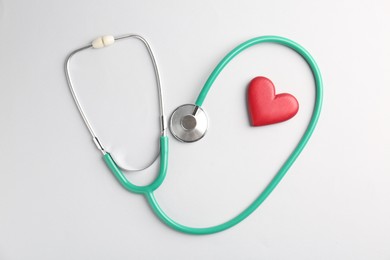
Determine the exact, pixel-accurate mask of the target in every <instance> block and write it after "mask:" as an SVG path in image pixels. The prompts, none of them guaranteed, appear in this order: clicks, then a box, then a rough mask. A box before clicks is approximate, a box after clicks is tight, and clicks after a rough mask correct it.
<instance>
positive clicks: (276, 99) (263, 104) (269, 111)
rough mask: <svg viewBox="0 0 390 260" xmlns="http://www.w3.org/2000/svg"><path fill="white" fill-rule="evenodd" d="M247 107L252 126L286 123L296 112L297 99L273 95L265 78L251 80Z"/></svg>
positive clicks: (284, 95)
mask: <svg viewBox="0 0 390 260" xmlns="http://www.w3.org/2000/svg"><path fill="white" fill-rule="evenodd" d="M248 103H249V104H248V106H249V115H250V119H251V123H252V125H253V126H262V125H270V124H275V123H280V122H283V121H286V120H288V119H290V118H292V117H293V116H295V115H296V114H297V112H298V108H299V104H298V101H297V99H296V98H295V97H294V96H293V95H291V94H287V93H283V94H278V95H275V87H274V84H273V83H272V81H271V80H269V79H267V78H266V77H256V78H254V79H252V81H251V82H250V84H249V89H248Z"/></svg>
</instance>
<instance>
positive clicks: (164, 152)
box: [104, 36, 323, 235]
mask: <svg viewBox="0 0 390 260" xmlns="http://www.w3.org/2000/svg"><path fill="white" fill-rule="evenodd" d="M266 42H267V43H276V44H281V45H284V46H286V47H288V48H290V49H292V50H294V51H296V52H297V53H298V54H300V55H301V56H302V57H303V58H304V59H305V61H306V62H307V64H308V65H309V67H310V69H311V71H312V73H313V76H314V80H315V90H316V91H315V104H314V108H313V113H312V116H311V119H310V122H309V124H308V126H307V128H306V130H305V132H304V134H303V136H302V137H301V139H300V141H299V143H298V144H297V146H296V147H295V149H294V151H293V152H292V153H291V154H290V156H289V157H288V159H287V160H286V161H285V163H284V164H283V165H282V167H281V168H280V169H279V171H278V172H277V173H276V175H275V176H274V178H273V179H272V180H271V182H270V183H269V184H268V185H267V186H266V188H265V189H264V190H263V191H262V192H261V193H260V195H259V196H258V197H257V198H256V199H255V200H254V201H253V202H252V203H251V204H250V205H249V206H248V207H247V208H246V209H245V210H243V211H242V212H241V213H239V214H238V215H237V216H235V217H233V218H232V219H230V220H228V221H226V222H224V223H222V224H219V225H216V226H211V227H206V228H194V227H188V226H184V225H182V224H179V223H177V222H176V221H174V220H173V219H171V218H170V217H169V216H167V215H166V214H165V213H164V211H163V210H162V209H161V207H160V206H159V204H158V202H157V200H156V197H155V196H154V193H153V192H154V190H156V189H157V188H158V187H159V186H160V185H161V184H162V182H163V180H164V178H165V176H166V171H167V162H168V137H167V136H165V135H163V136H161V137H160V152H161V155H160V156H161V158H160V171H159V175H158V177H157V178H156V179H155V180H154V181H153V182H152V183H151V184H149V185H146V186H136V185H134V184H132V183H131V182H129V181H128V180H127V178H126V177H125V175H124V174H123V172H122V171H121V170H120V169H119V168H118V167H117V166H116V164H115V162H114V161H113V160H112V158H111V156H110V154H109V153H107V154H105V155H104V160H105V162H106V164H107V166H108V167H109V168H110V170H111V171H112V172H113V173H114V175H115V177H116V178H117V179H118V181H119V182H120V183H121V184H122V185H123V186H124V187H125V188H126V189H127V190H129V191H132V192H135V193H141V194H144V195H145V197H146V199H147V201H148V202H149V204H150V206H151V208H152V209H153V211H154V213H155V214H156V215H157V216H158V217H159V218H160V219H161V221H163V222H164V223H165V224H166V225H168V226H169V227H171V228H173V229H175V230H177V231H180V232H184V233H188V234H196V235H205V234H212V233H216V232H220V231H223V230H226V229H228V228H230V227H232V226H234V225H236V224H238V223H240V222H241V221H242V220H244V219H245V218H246V217H248V216H249V215H250V214H251V213H252V212H253V211H255V210H256V209H257V208H258V207H259V206H260V205H261V204H262V203H263V201H264V200H265V199H266V198H267V197H268V196H269V195H270V194H271V192H272V191H273V190H274V189H275V187H276V186H277V185H278V184H279V182H280V181H281V180H282V179H283V177H284V176H285V174H286V173H287V171H288V170H289V169H290V167H291V166H292V164H293V163H294V162H295V160H296V159H297V158H298V156H299V154H300V153H301V152H302V150H303V148H304V147H305V145H306V143H307V142H308V141H309V139H310V137H311V135H312V133H313V131H314V128H315V126H316V124H317V122H318V118H319V116H320V113H321V105H322V91H323V86H322V79H321V73H320V70H319V68H318V66H317V64H316V62H315V60H314V58H313V57H312V56H311V55H310V54H309V52H307V51H306V50H305V49H304V48H303V47H302V46H300V45H299V44H297V43H295V42H293V41H291V40H289V39H287V38H283V37H279V36H261V37H256V38H253V39H251V40H248V41H246V42H244V43H242V44H240V45H238V46H237V47H236V48H234V49H233V50H232V51H231V52H229V53H228V54H227V55H226V56H225V57H224V58H223V59H222V60H221V61H220V63H219V64H218V65H217V66H216V68H215V69H214V70H213V72H212V73H211V74H210V76H209V78H208V79H207V81H206V83H205V85H204V86H203V88H202V90H201V92H200V94H199V96H198V99H197V100H196V102H195V104H196V105H197V106H201V105H202V104H203V102H204V100H205V98H206V96H207V93H208V92H209V90H210V88H211V86H212V84H213V83H214V81H215V79H216V78H217V77H218V75H219V74H220V73H221V71H222V70H223V68H224V67H225V66H226V65H227V64H228V63H229V62H230V61H231V60H232V59H233V58H234V57H235V56H237V55H238V54H239V53H241V52H242V51H244V50H245V49H247V48H249V47H251V46H253V45H256V44H260V43H266Z"/></svg>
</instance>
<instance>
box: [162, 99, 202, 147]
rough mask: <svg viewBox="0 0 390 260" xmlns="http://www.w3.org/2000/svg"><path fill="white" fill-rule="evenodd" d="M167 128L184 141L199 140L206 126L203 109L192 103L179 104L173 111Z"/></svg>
mask: <svg viewBox="0 0 390 260" xmlns="http://www.w3.org/2000/svg"><path fill="white" fill-rule="evenodd" d="M169 128H170V130H171V133H172V134H173V136H174V137H175V138H176V139H177V140H179V141H181V142H184V143H192V142H196V141H199V140H200V139H202V138H203V137H204V135H205V134H206V132H207V128H208V119H207V115H206V113H205V112H204V110H203V109H202V108H201V107H199V106H197V105H193V104H185V105H181V106H179V107H178V108H176V109H175V111H173V113H172V115H171V118H170V121H169Z"/></svg>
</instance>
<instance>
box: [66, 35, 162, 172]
mask: <svg viewBox="0 0 390 260" xmlns="http://www.w3.org/2000/svg"><path fill="white" fill-rule="evenodd" d="M128 38H135V39H138V40H140V41H141V42H142V43H143V44H144V46H145V47H146V49H147V51H148V53H149V57H150V60H151V62H152V64H153V70H154V75H155V79H156V85H157V93H158V100H159V114H160V130H161V136H164V135H165V114H164V99H163V92H162V88H161V80H160V74H159V72H158V67H157V63H156V59H155V58H154V55H153V51H152V49H151V47H150V45H149V43H148V42H147V41H146V40H145V39H144V38H143V37H141V36H140V35H137V34H126V35H122V36H117V37H113V36H103V37H99V38H97V39H95V40H94V42H93V43H91V44H88V45H86V46H83V47H81V48H78V49H76V50H74V51H73V52H71V53H70V54H69V55H68V57H67V59H66V62H65V76H66V79H67V82H68V86H69V89H70V92H71V94H72V97H73V99H74V102H75V103H76V106H77V109H78V110H79V112H80V115H81V117H82V118H83V121H84V124H85V125H86V126H87V128H88V131H89V132H90V134H91V136H92V139H93V141H94V143H95V145H96V147H97V148H98V149H99V150H100V151H101V152H102V153H103V155H105V154H106V153H107V151H106V150H105V148H104V145H103V144H102V142H101V141H100V140H99V138H98V137H97V135H96V133H95V131H94V129H93V127H92V124H91V123H90V121H89V120H88V117H87V115H86V113H85V111H84V109H83V106H82V105H81V103H80V100H79V97H78V96H77V93H76V91H75V88H74V86H73V82H72V78H71V76H70V72H69V70H70V62H71V59H72V57H73V56H74V55H75V54H77V53H79V52H82V51H84V50H87V49H99V48H103V47H106V46H109V45H112V44H113V43H114V42H115V41H119V40H123V39H128ZM111 156H112V155H111ZM158 156H159V155H158V154H157V156H156V157H155V158H153V160H152V161H151V162H150V163H148V164H147V165H146V166H144V167H142V168H137V169H135V168H132V169H129V168H126V167H124V166H120V168H122V169H124V170H127V171H142V170H145V169H146V168H148V167H150V166H151V165H152V164H153V163H154V162H155V161H156V159H157V158H158ZM117 164H118V163H117Z"/></svg>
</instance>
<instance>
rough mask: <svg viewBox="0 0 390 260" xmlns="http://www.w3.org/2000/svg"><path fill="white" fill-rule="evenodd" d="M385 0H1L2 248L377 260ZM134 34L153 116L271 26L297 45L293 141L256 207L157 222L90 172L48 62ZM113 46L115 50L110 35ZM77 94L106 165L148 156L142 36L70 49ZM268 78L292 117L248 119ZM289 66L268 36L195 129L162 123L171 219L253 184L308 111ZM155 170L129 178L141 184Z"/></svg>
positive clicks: (383, 155)
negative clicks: (270, 121)
mask: <svg viewBox="0 0 390 260" xmlns="http://www.w3.org/2000/svg"><path fill="white" fill-rule="evenodd" d="M389 25H390V4H389V2H388V1H386V0H382V1H379V0H378V1H372V0H367V1H362V0H359V1H353V0H350V1H348V0H343V1H321V2H319V1H309V0H305V1H303V0H302V1H281V0H275V1H249V0H241V1H229V2H228V1H206V0H201V1H199V0H198V1H191V2H190V1H173V0H172V1H108V0H107V1H103V0H102V1H75V0H68V1H49V0H44V1H43V0H41V1H20V0H0V35H1V40H0V120H1V121H0V124H1V128H0V133H1V135H0V158H1V159H0V162H1V169H0V259H1V260H11V259H40V260H43V259H354V260H357V259H387V260H389V259H390V189H389V187H390V163H389V155H390V137H389V132H390V123H389V112H390V106H389V100H390V88H389V84H390V80H389V77H388V76H387V75H388V73H389V69H390V66H389V65H390V63H389V60H390V51H389V50H390V48H389V46H390V35H389V31H388V28H389ZM125 33H139V34H141V35H143V36H144V37H145V38H146V39H148V40H149V41H150V44H151V45H152V48H153V50H154V52H155V54H156V59H157V62H158V65H159V68H160V73H161V78H162V84H163V88H164V97H165V100H164V101H165V102H164V104H165V109H166V111H167V116H169V115H170V114H171V112H172V111H173V110H174V109H175V108H176V107H177V106H179V105H181V104H184V103H193V102H194V101H195V99H196V97H197V95H198V93H199V91H200V89H201V87H202V85H203V83H204V82H205V81H206V79H207V76H208V75H209V74H210V72H211V70H212V69H213V68H214V66H215V65H216V64H217V63H218V61H219V60H220V59H221V58H222V57H223V56H224V55H225V54H226V53H227V52H228V51H230V50H231V49H232V48H233V47H235V46H236V45H237V44H239V43H241V42H243V41H245V40H247V39H250V38H252V37H256V36H261V35H268V34H274V35H281V36H285V37H288V38H291V39H293V40H295V41H297V42H298V43H300V44H301V45H303V46H305V47H306V48H307V49H308V50H309V51H310V52H311V53H312V55H313V56H314V57H315V58H316V60H317V62H318V65H319V67H320V68H321V71H322V74H323V80H324V104H323V112H322V115H321V118H320V121H319V123H318V126H317V129H316V131H315V132H314V135H313V137H312V139H311V140H310V141H309V143H308V145H307V147H306V149H305V150H304V152H303V153H302V154H301V156H300V157H299V158H298V160H297V161H296V163H295V164H294V165H293V167H292V168H291V169H290V171H289V172H288V174H287V175H286V177H285V178H284V179H283V181H282V182H281V184H280V185H279V186H278V187H277V188H276V190H275V191H274V192H273V193H272V194H271V196H270V197H269V198H268V199H267V200H266V201H265V203H264V204H263V205H262V206H261V207H260V208H259V209H258V210H257V211H255V213H254V214H252V215H251V216H250V217H249V218H247V219H246V220H245V221H243V222H242V223H240V224H239V225H237V226H235V227H233V228H232V229H230V230H227V231H224V232H222V233H218V234H214V235H208V236H192V235H186V234H182V233H179V232H176V231H173V230H171V229H170V228H168V227H166V226H165V225H164V224H162V223H161V222H160V221H159V220H158V219H157V218H156V217H155V216H154V214H153V213H152V212H151V210H150V208H149V206H148V205H147V203H146V201H145V199H144V198H143V197H142V196H140V195H135V194H131V193H129V192H127V191H126V190H124V189H123V188H122V187H121V186H120V185H119V183H118V182H117V181H116V180H115V179H114V177H113V176H112V174H111V173H110V172H109V170H108V169H107V168H106V166H105V165H104V162H103V160H102V159H101V154H100V153H99V151H97V150H96V148H95V146H94V144H93V143H92V141H91V138H90V136H89V133H88V131H87V129H86V127H85V126H84V125H83V123H82V119H81V117H80V116H79V114H78V112H77V109H76V106H75V105H74V102H73V100H72V98H71V95H70V92H69V90H68V87H67V84H66V81H65V76H64V70H63V65H64V61H65V58H66V56H67V55H68V54H69V53H70V52H71V51H72V50H74V49H76V48H78V47H81V46H83V45H85V44H88V43H89V42H90V41H92V40H93V39H94V38H95V37H97V36H100V35H105V34H113V35H121V34H125ZM126 43H127V44H126ZM71 72H72V73H73V74H72V75H73V77H74V83H75V87H76V89H77V91H78V93H79V95H80V99H81V101H82V102H83V104H84V106H85V109H86V111H87V114H88V116H89V117H90V119H91V121H92V123H93V125H94V127H95V129H96V132H97V134H98V136H99V137H100V138H101V140H102V142H103V143H104V145H105V146H106V148H107V149H108V150H109V151H110V152H112V154H113V155H114V156H116V158H117V160H118V161H119V162H120V163H122V164H125V165H128V166H142V165H143V164H145V163H147V162H148V161H150V160H152V159H153V157H154V156H155V155H156V152H157V137H158V131H157V129H158V121H157V117H158V112H157V95H156V92H155V85H154V81H153V77H152V76H153V74H152V70H151V66H150V62H149V61H148V60H147V55H146V52H145V50H144V49H142V45H140V44H139V43H138V42H136V41H132V40H129V41H122V42H120V43H118V44H116V45H114V46H113V47H110V48H107V49H104V50H99V51H87V52H85V53H83V54H80V55H79V56H77V57H75V59H74V60H72V70H71ZM260 75H262V76H267V77H269V78H270V79H271V80H272V81H273V82H274V84H275V86H276V91H277V92H278V93H281V92H288V93H291V94H293V95H295V96H296V97H297V99H298V100H299V102H300V111H299V112H298V114H297V116H296V117H294V118H293V119H292V120H289V121H287V122H285V123H281V124H276V125H272V126H267V127H258V128H253V127H250V125H249V120H248V115H247V109H246V97H245V94H246V87H247V84H248V82H249V81H250V80H251V79H252V78H253V77H255V76H260ZM313 102H314V84H313V79H312V76H311V73H310V70H309V69H308V67H307V65H306V64H305V62H304V61H303V60H302V59H301V58H300V57H299V56H298V55H297V54H295V53H293V52H292V51H290V50H288V49H285V48H283V47H279V46H275V45H272V44H264V45H259V46H255V47H253V48H251V49H250V50H248V51H246V52H244V53H243V54H242V55H240V56H239V57H238V58H237V59H235V60H234V61H233V62H232V63H231V64H230V65H229V66H228V67H227V68H226V69H225V70H224V72H223V73H222V74H221V76H220V77H219V78H218V79H217V81H216V82H215V84H214V86H213V88H212V90H211V91H210V93H209V96H208V98H207V99H206V101H205V103H204V109H205V110H206V112H207V114H208V115H209V120H210V128H209V131H208V133H207V135H206V136H205V138H204V139H203V140H202V141H200V142H198V143H194V144H183V143H179V142H178V141H176V140H174V139H173V138H172V137H171V135H170V133H169V136H170V157H169V171H168V176H167V178H166V181H165V182H164V184H163V185H162V186H161V187H160V189H159V190H158V191H157V192H156V197H157V199H158V201H159V202H160V204H161V206H162V208H163V209H164V210H165V211H166V212H167V213H168V214H169V215H170V216H171V217H172V218H174V219H175V220H177V221H179V222H180V223H183V224H186V225H191V226H196V227H204V226H210V225H215V224H218V223H221V222H223V221H226V220H228V219H230V218H231V217H233V216H234V215H235V214H237V213H239V212H240V211H241V210H242V209H243V208H245V207H246V205H248V204H249V203H250V202H251V201H253V199H254V198H255V197H256V196H257V195H258V194H259V193H260V191H261V190H262V188H264V186H265V185H266V184H267V183H268V181H269V180H270V179H271V178H272V176H273V175H274V174H275V173H276V171H277V170H278V168H279V167H280V166H281V164H282V162H283V161H284V160H285V159H286V158H287V156H288V154H289V153H290V152H291V151H292V150H293V148H294V145H295V144H296V143H297V141H298V140H299V137H300V136H301V135H302V133H303V131H304V129H305V126H306V124H307V122H308V120H309V118H310V114H311V111H312V107H313ZM155 172H156V165H154V166H153V167H152V168H150V169H149V170H147V171H145V172H142V173H129V174H128V177H129V179H131V180H133V181H134V182H135V183H138V184H142V183H147V182H148V181H150V180H152V179H153V177H154V176H155Z"/></svg>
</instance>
